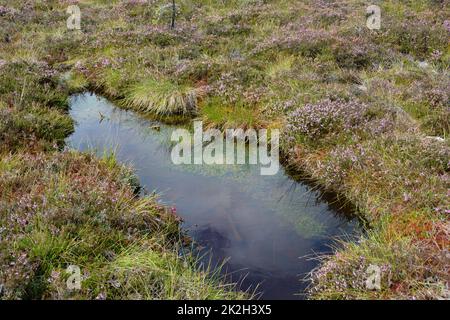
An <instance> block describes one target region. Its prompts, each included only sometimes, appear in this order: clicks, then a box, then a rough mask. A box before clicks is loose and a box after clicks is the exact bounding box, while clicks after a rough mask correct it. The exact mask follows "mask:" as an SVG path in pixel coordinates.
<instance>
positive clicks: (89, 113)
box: [67, 93, 358, 299]
mask: <svg viewBox="0 0 450 320" xmlns="http://www.w3.org/2000/svg"><path fill="white" fill-rule="evenodd" d="M70 105H71V112H70V113H71V115H72V117H73V118H74V120H75V121H76V126H75V132H74V133H73V134H72V135H71V136H70V137H69V138H68V140H67V142H68V144H69V145H70V146H71V147H73V148H75V149H78V150H88V149H93V150H96V152H98V153H100V154H102V153H103V152H105V151H108V150H115V154H116V156H117V158H118V159H119V160H120V161H121V162H124V163H127V164H131V165H132V166H133V167H134V168H135V169H136V172H137V175H138V176H139V178H140V182H141V184H142V185H143V186H144V187H145V188H146V190H148V191H149V192H153V191H155V192H157V193H159V194H160V195H161V201H162V202H164V203H165V204H167V205H170V206H175V207H176V209H177V213H178V215H180V216H181V217H182V218H183V220H184V223H183V226H184V228H185V229H186V230H188V232H189V234H190V235H191V237H192V238H193V239H194V241H195V242H196V243H197V244H198V247H199V248H200V249H201V250H203V252H204V253H205V255H204V258H203V260H204V261H205V262H206V263H209V262H211V264H212V265H213V266H214V265H216V264H219V263H220V262H222V261H224V260H226V261H227V262H226V263H225V266H224V268H223V271H224V272H226V273H227V274H228V276H227V277H228V278H229V280H230V281H233V282H239V286H240V288H241V289H242V290H246V289H249V288H250V290H251V291H252V290H254V289H255V288H256V286H258V288H257V291H258V292H260V296H259V297H261V298H263V299H301V298H303V292H304V290H305V288H306V286H307V285H308V283H307V282H305V281H302V279H303V278H304V277H305V275H306V274H307V273H308V272H310V271H311V270H312V269H313V268H314V267H315V266H316V263H317V262H315V261H312V260H311V259H310V258H311V256H314V255H315V254H317V253H325V252H329V251H330V247H329V246H330V245H331V244H333V239H335V238H336V237H340V236H343V235H351V234H353V233H354V232H355V229H357V227H356V226H357V225H358V223H357V221H356V220H355V219H354V220H350V219H349V218H348V215H346V214H344V213H343V212H339V210H336V209H335V208H336V206H334V205H330V204H329V203H327V202H326V201H325V200H323V199H322V198H321V196H320V194H319V192H317V191H314V190H313V189H312V188H310V187H309V186H308V185H306V184H304V183H301V182H298V181H294V180H293V179H292V178H291V177H289V176H288V175H287V174H286V172H285V171H284V169H283V168H280V170H279V172H278V173H277V174H276V175H273V176H262V175H260V167H259V166H258V165H227V166H223V165H221V166H210V165H174V164H173V163H172V161H171V157H170V146H171V144H170V137H171V133H172V131H173V130H174V129H176V127H174V126H168V125H163V124H160V123H156V122H154V121H151V120H147V119H145V118H142V117H141V116H139V115H138V114H136V113H133V112H131V111H125V110H122V109H119V108H116V107H115V106H114V105H113V104H112V103H110V102H108V101H107V100H106V99H104V98H101V97H98V96H96V95H93V94H89V93H85V94H80V95H75V96H72V97H71V102H70ZM155 124H157V125H158V126H159V131H158V130H155V128H154V126H155ZM333 208H334V209H333Z"/></svg>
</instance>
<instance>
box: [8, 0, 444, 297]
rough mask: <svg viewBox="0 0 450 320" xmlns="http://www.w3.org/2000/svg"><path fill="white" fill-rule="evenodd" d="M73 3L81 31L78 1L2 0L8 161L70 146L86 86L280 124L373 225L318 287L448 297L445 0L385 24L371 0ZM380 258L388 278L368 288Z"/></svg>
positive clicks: (313, 173)
mask: <svg viewBox="0 0 450 320" xmlns="http://www.w3.org/2000/svg"><path fill="white" fill-rule="evenodd" d="M72 2H73V1H71V3H72ZM75 2H76V3H78V5H79V6H80V8H81V12H82V20H81V22H82V23H81V26H82V30H81V31H73V30H67V27H66V22H65V21H66V19H67V17H68V15H66V14H65V8H67V6H68V5H69V2H64V1H33V2H31V1H24V2H22V3H21V4H17V3H16V2H15V1H2V2H1V7H0V14H1V18H2V20H1V27H2V28H1V29H0V30H1V31H0V40H1V39H3V40H1V41H3V42H2V47H1V49H0V59H1V60H0V70H1V71H2V79H1V81H2V83H1V86H0V90H1V92H0V93H1V95H0V107H1V110H2V115H3V114H4V115H5V116H4V117H2V120H1V121H2V123H1V124H0V139H1V141H2V144H1V145H0V149H1V150H2V154H4V156H3V157H4V159H7V160H5V163H6V164H5V165H4V166H2V168H4V169H3V171H4V172H5V174H9V173H8V172H12V171H11V170H12V169H11V168H13V167H14V166H13V165H11V164H9V165H8V164H7V163H10V162H11V161H12V162H13V163H14V162H18V163H20V157H21V155H22V154H24V151H23V148H24V146H25V148H26V149H27V153H30V152H31V151H30V150H34V149H37V150H38V151H36V152H34V154H40V153H42V152H45V153H46V154H45V156H44V157H50V158H51V157H56V158H58V159H59V158H60V157H63V158H64V157H72V156H71V155H69V154H54V155H53V153H54V152H55V151H54V147H56V146H58V144H61V142H62V140H63V138H64V137H65V136H66V135H67V134H68V133H69V132H70V130H71V121H70V119H69V118H68V116H67V114H66V113H65V111H66V97H67V93H68V92H74V91H81V90H85V89H87V88H90V89H94V90H97V91H99V92H101V93H102V94H104V95H106V96H108V97H110V98H113V99H114V100H115V101H116V102H117V103H119V104H121V105H122V106H123V107H125V108H132V109H134V110H137V111H140V112H146V113H152V114H153V115H158V116H160V117H163V118H164V117H168V116H173V115H176V116H177V117H185V118H188V119H189V118H193V117H198V118H202V119H203V120H204V121H205V122H207V123H208V124H209V125H211V126H218V127H221V128H224V127H237V126H239V127H244V128H245V127H272V128H280V129H282V132H283V139H282V140H283V141H282V147H283V152H284V153H285V154H287V157H288V163H289V165H290V166H292V168H293V169H294V170H298V171H301V172H305V173H307V174H308V176H310V177H312V178H313V179H314V180H315V181H317V182H318V183H319V184H320V185H321V186H322V187H325V188H326V189H328V190H330V191H333V192H336V193H337V194H339V195H342V196H343V197H345V199H347V200H348V201H349V202H351V203H352V204H353V205H355V206H356V207H357V208H358V210H359V212H360V213H361V214H362V215H364V217H365V218H366V219H367V220H368V221H369V222H370V230H368V232H367V234H366V235H365V236H363V238H361V239H360V241H359V242H357V243H344V244H343V246H342V247H341V248H340V249H338V250H337V252H336V254H335V255H334V256H328V257H324V258H323V263H322V265H321V267H320V268H319V269H318V270H316V271H315V272H314V273H313V275H312V280H313V285H312V287H311V297H312V298H443V297H447V296H448V290H447V288H448V278H447V266H448V250H447V249H448V244H449V242H448V240H449V238H448V236H449V234H448V232H449V231H448V230H449V229H448V228H449V221H448V213H449V207H450V206H449V194H448V187H449V159H450V147H449V140H448V133H449V129H450V128H449V123H450V109H449V92H450V81H449V71H448V70H449V69H448V68H449V62H450V52H449V43H448V36H449V32H450V22H449V20H448V15H447V16H446V11H445V9H446V7H445V1H434V0H411V1H408V2H405V1H394V0H392V1H382V2H381V1H380V2H379V3H378V4H379V5H380V7H381V10H382V22H381V29H380V30H369V29H368V28H366V16H365V14H366V13H365V12H366V6H367V3H366V2H365V1H359V0H348V1H336V2H330V1H321V0H315V1H312V0H311V1H308V0H305V1H283V0H276V1H275V0H274V1H243V0H240V1H238V0H235V1H226V2H216V1H194V0H183V1H177V3H178V9H177V12H178V13H177V20H176V26H175V28H174V29H171V28H170V27H169V23H170V16H171V15H170V12H168V10H167V9H165V7H164V4H165V2H163V1H108V2H107V1H75ZM446 19H447V20H446ZM3 74H4V75H5V76H3ZM3 119H6V120H3ZM3 141H6V143H3ZM31 146H32V147H31ZM11 152H12V153H13V155H9V154H10V153H11ZM50 155H52V156H50ZM17 157H18V158H17ZM73 157H75V158H77V157H81V156H79V155H77V156H75V155H73ZM50 158H49V159H50ZM45 161H50V162H51V160H45ZM60 161H61V160H60ZM73 161H75V160H73ZM78 161H81V160H79V158H78ZM91 161H94V160H91ZM98 165H99V166H101V164H98ZM61 170H63V169H61ZM111 170H112V169H111ZM112 171H114V170H112ZM55 174H62V175H67V174H68V173H65V172H64V170H63V171H62V172H59V173H55ZM44 176H45V175H44ZM2 183H3V182H2ZM67 190H68V191H67V192H69V191H70V188H68V189H67ZM10 198H11V196H8V199H10ZM5 201H6V200H5ZM130 201H131V200H130ZM135 201H138V200H135ZM5 212H11V210H9V209H8V210H6V211H5ZM111 214H112V215H114V214H113V213H111ZM143 241H144V240H143ZM144 242H145V241H144ZM370 265H376V266H379V267H380V269H381V271H382V286H381V290H367V288H366V286H365V280H366V279H367V273H366V271H367V268H368V267H369V266H370ZM105 268H106V267H105ZM48 270H50V269H48ZM388 279H389V281H388ZM94 291H95V290H94Z"/></svg>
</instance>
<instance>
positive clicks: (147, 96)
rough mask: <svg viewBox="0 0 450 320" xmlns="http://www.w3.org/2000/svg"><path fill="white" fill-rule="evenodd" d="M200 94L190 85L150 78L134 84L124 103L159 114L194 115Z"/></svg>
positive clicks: (143, 110) (142, 110)
mask: <svg viewBox="0 0 450 320" xmlns="http://www.w3.org/2000/svg"><path fill="white" fill-rule="evenodd" d="M198 95H199V91H198V90H196V89H195V88H192V87H190V86H187V85H178V84H175V83H173V82H171V81H169V80H165V79H160V80H157V79H152V78H150V79H147V80H144V81H142V82H140V83H138V84H135V85H132V86H131V87H130V88H129V89H128V91H127V93H126V96H125V98H124V104H125V105H126V106H128V107H130V108H133V109H136V110H139V111H141V112H148V113H155V114H158V115H169V114H182V115H192V114H195V113H196V111H197V99H198Z"/></svg>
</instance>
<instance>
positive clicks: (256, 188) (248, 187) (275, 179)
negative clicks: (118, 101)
mask: <svg viewBox="0 0 450 320" xmlns="http://www.w3.org/2000/svg"><path fill="white" fill-rule="evenodd" d="M85 98H86V97H85ZM87 99H88V100H93V101H90V102H91V103H92V102H94V103H96V104H98V105H99V106H98V107H97V108H95V110H96V112H98V111H99V110H100V111H101V112H102V114H104V115H105V116H106V118H105V119H106V120H105V121H108V122H109V123H110V124H111V125H112V124H119V125H120V126H121V127H122V128H124V129H132V130H133V131H135V133H136V134H138V135H139V136H140V137H141V138H142V140H143V141H144V140H150V141H151V142H150V141H148V142H150V143H152V144H156V145H158V146H160V147H161V149H162V150H164V152H167V161H163V162H162V163H161V165H163V166H165V167H166V168H168V169H170V170H177V171H180V172H189V173H192V174H195V175H201V176H206V177H217V178H221V179H222V180H224V182H232V183H236V184H238V186H237V187H238V188H240V189H241V190H242V191H243V192H245V193H246V194H247V195H248V196H249V198H251V199H253V200H256V201H258V202H260V203H262V204H264V205H265V206H266V207H267V208H269V209H271V210H273V211H274V213H276V214H277V215H279V217H280V218H281V220H282V223H285V224H289V225H293V226H294V227H295V229H296V230H297V232H298V233H299V234H301V235H302V236H303V237H307V238H308V237H313V236H319V235H321V234H323V232H324V231H325V229H326V227H325V226H324V225H323V223H320V222H319V221H318V219H317V216H315V215H314V213H315V212H317V211H316V210H314V208H312V210H308V211H306V210H299V209H300V208H302V206H303V205H302V204H299V203H298V201H296V200H297V199H299V200H301V201H303V199H304V195H294V196H289V194H288V193H291V192H292V190H289V189H290V186H286V183H291V186H296V185H297V183H296V182H294V181H290V180H289V179H287V178H285V177H284V176H283V174H282V173H279V174H277V175H275V176H264V177H262V176H260V166H259V165H248V164H246V165H193V164H191V165H173V164H172V163H171V161H170V150H171V146H172V145H174V142H172V141H171V134H172V132H173V130H174V129H175V128H178V127H174V126H170V125H164V124H161V123H158V122H155V121H149V120H148V119H145V118H141V117H139V116H138V115H136V114H134V113H131V114H130V113H128V114H127V115H124V113H123V110H120V109H116V108H114V106H113V105H112V104H111V107H112V108H113V109H109V108H107V107H106V106H105V102H106V103H107V104H109V103H108V102H107V101H106V100H103V99H102V98H100V99H98V98H97V99H98V100H94V99H96V98H95V97H90V96H89V97H87ZM101 106H105V107H104V108H101ZM83 111H84V112H86V116H88V113H89V112H92V110H89V109H88V108H86V109H84V110H83ZM95 116H96V117H98V114H97V113H96V114H95ZM136 128H138V130H136ZM148 142H147V143H148ZM280 170H282V169H280ZM294 189H295V188H294ZM296 196H297V197H296Z"/></svg>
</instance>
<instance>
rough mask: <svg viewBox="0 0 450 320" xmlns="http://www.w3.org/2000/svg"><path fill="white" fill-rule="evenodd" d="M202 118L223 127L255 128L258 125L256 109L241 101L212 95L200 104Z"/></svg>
mask: <svg viewBox="0 0 450 320" xmlns="http://www.w3.org/2000/svg"><path fill="white" fill-rule="evenodd" d="M201 112H202V114H203V118H204V120H205V121H206V122H207V123H209V124H215V125H219V126H221V127H223V128H257V127H259V126H260V124H261V123H260V119H259V116H258V111H257V110H256V109H255V108H252V107H251V106H248V105H246V104H245V103H244V102H243V101H238V102H236V103H233V104H231V103H229V102H227V101H226V100H224V99H222V98H220V97H212V98H209V99H208V100H206V101H205V102H204V103H203V104H202V106H201Z"/></svg>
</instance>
